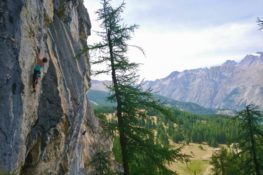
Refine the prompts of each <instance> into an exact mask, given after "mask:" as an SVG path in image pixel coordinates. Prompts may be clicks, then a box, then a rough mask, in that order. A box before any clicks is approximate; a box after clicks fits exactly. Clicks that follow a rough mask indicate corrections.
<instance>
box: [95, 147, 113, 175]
mask: <svg viewBox="0 0 263 175" xmlns="http://www.w3.org/2000/svg"><path fill="white" fill-rule="evenodd" d="M110 154H111V153H110V152H104V151H99V152H97V153H96V154H95V155H93V157H92V160H91V162H90V165H91V166H92V167H93V168H94V169H95V175H113V174H114V172H113V171H112V168H111V166H112V165H111V162H110Z"/></svg>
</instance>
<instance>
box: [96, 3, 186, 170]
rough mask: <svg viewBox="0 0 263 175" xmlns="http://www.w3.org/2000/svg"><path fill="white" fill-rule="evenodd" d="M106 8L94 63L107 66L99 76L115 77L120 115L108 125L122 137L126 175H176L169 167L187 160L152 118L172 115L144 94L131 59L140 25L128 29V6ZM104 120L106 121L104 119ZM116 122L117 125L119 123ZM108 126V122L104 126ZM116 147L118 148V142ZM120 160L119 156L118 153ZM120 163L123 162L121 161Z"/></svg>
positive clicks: (105, 5) (102, 12) (113, 98)
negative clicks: (133, 39) (125, 20)
mask: <svg viewBox="0 0 263 175" xmlns="http://www.w3.org/2000/svg"><path fill="white" fill-rule="evenodd" d="M101 2H102V6H103V7H102V8H101V9H99V10H98V11H97V14H98V19H99V20H100V21H101V27H102V28H103V30H104V31H102V32H100V33H99V35H100V36H101V37H102V41H101V42H100V43H98V44H96V45H95V46H93V48H99V50H100V52H101V56H100V57H99V58H98V59H97V60H96V61H94V62H93V63H97V64H100V63H106V64H107V65H108V67H107V68H106V70H102V71H98V72H97V73H111V75H112V86H111V87H109V90H110V96H109V98H108V99H109V100H110V101H113V102H115V104H116V115H113V118H114V119H113V120H112V122H111V123H108V125H111V126H114V125H115V126H116V128H117V134H115V136H118V137H119V141H120V142H119V143H120V144H119V148H120V150H121V151H120V153H121V158H122V159H121V163H122V165H123V169H124V174H125V175H128V174H136V175H137V174H144V175H148V174H149V175H155V174H163V175H170V174H174V172H173V171H171V170H169V169H168V168H167V163H169V162H172V161H175V159H183V158H184V155H182V154H180V149H172V148H171V146H169V142H168V139H166V138H165V134H161V135H160V134H157V136H156V135H155V133H154V131H157V133H159V132H158V130H157V128H158V127H157V125H156V122H153V121H152V117H150V116H149V115H148V113H149V112H150V111H159V113H160V114H162V115H159V117H160V118H166V117H167V116H169V115H170V114H171V113H170V111H169V110H168V109H167V108H166V107H164V106H162V105H161V104H160V103H159V101H157V100H155V98H154V97H153V95H152V94H151V93H150V92H148V91H143V90H142V88H141V86H140V85H137V81H138V75H137V74H136V71H137V66H138V64H136V63H132V62H130V61H129V58H128V57H127V50H128V45H127V41H128V40H130V39H131V33H133V32H134V29H135V28H137V26H136V25H132V26H126V25H124V24H121V22H122V18H121V17H120V15H121V13H122V12H123V9H124V5H125V4H124V3H122V4H121V5H120V6H119V7H117V8H113V7H112V6H111V5H110V0H102V1H101ZM101 119H102V120H103V117H101ZM115 121H116V122H115ZM104 123H106V122H104ZM114 145H115V146H116V147H118V145H117V144H116V142H115V141H114ZM114 153H115V155H116V156H117V157H118V159H119V152H118V151H117V150H114ZM119 161H120V160H119Z"/></svg>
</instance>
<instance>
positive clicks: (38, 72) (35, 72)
mask: <svg viewBox="0 0 263 175" xmlns="http://www.w3.org/2000/svg"><path fill="white" fill-rule="evenodd" d="M40 77H41V72H40V71H38V70H34V74H33V82H32V83H33V85H35V84H37V83H38V78H40Z"/></svg>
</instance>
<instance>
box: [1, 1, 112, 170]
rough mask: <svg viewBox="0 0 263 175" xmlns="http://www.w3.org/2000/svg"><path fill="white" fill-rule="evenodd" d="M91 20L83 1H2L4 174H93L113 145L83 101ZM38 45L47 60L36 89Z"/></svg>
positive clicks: (2, 146)
mask: <svg viewBox="0 0 263 175" xmlns="http://www.w3.org/2000/svg"><path fill="white" fill-rule="evenodd" d="M90 28H91V24H90V21H89V16H88V13H87V10H86V8H85V7H84V5H83V2H82V1H81V0H67V1H59V0H44V1H43V0H27V1H24V0H12V1H10V0H2V1H0V73H1V76H0V143H1V144H0V174H1V173H10V174H25V175H30V174H32V175H37V174H63V175H64V174H73V175H76V174H78V175H81V174H92V168H91V167H90V166H89V162H90V160H91V159H92V155H93V154H94V153H95V152H96V151H99V150H110V149H111V145H110V142H109V141H108V140H107V139H106V138H103V136H102V135H101V132H102V129H101V128H100V127H99V123H98V121H97V120H96V119H95V117H94V115H93V112H92V109H91V108H90V106H89V103H88V101H87V99H86V91H87V90H88V89H89V86H90V85H89V84H90V83H89V82H90V80H89V77H90V66H89V59H88V54H87V55H82V56H80V57H79V58H78V57H75V55H76V54H77V53H78V52H79V51H80V50H81V49H82V48H83V47H85V46H86V40H87V37H88V35H89V34H90ZM37 47H39V48H40V49H41V54H42V55H44V56H45V57H47V58H48V60H49V61H48V63H47V64H46V66H45V68H44V74H42V80H41V81H40V84H38V87H37V92H36V93H32V83H31V81H32V71H33V68H34V65H35V58H36V50H37Z"/></svg>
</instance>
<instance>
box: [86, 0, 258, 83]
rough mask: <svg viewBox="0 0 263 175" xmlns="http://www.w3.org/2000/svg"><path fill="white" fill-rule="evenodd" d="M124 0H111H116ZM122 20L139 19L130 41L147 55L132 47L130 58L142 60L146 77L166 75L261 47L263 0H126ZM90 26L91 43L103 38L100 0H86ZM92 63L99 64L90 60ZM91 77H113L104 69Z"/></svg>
mask: <svg viewBox="0 0 263 175" xmlns="http://www.w3.org/2000/svg"><path fill="white" fill-rule="evenodd" d="M121 2H122V0H112V4H113V6H117V5H118V4H120V3H121ZM125 2H126V6H125V7H126V8H125V11H124V13H123V19H124V21H123V22H124V23H125V24H128V25H132V24H137V25H139V28H138V29H137V30H135V33H134V35H133V38H132V40H131V41H130V42H129V44H131V45H138V46H140V47H142V48H143V49H144V51H145V53H146V56H144V55H143V54H142V53H141V52H140V51H138V50H137V49H135V48H130V49H129V53H128V55H129V57H130V59H131V61H134V62H137V63H142V64H141V65H140V67H139V71H138V73H139V75H140V76H141V78H142V79H145V80H155V79H159V78H164V77H166V76H168V75H169V74H170V73H171V72H173V71H183V70H186V69H194V68H200V67H211V66H217V65H220V64H222V63H223V62H225V61H226V60H235V61H239V60H241V59H242V58H244V57H245V56H246V55H247V54H252V53H255V52H258V51H263V30H259V29H260V27H259V26H258V24H257V18H258V17H260V18H261V19H263V10H262V7H263V0H126V1H125ZM84 4H85V6H86V8H87V9H88V12H89V15H90V19H91V23H92V30H91V36H90V37H89V38H88V44H92V43H94V42H97V41H99V38H98V36H96V32H95V31H99V30H100V28H99V25H98V24H99V22H98V21H97V16H96V14H95V11H96V10H97V9H98V8H100V7H101V5H100V0H84ZM92 69H96V67H94V66H92ZM93 79H99V80H104V79H110V77H109V76H106V75H103V76H99V77H93Z"/></svg>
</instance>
